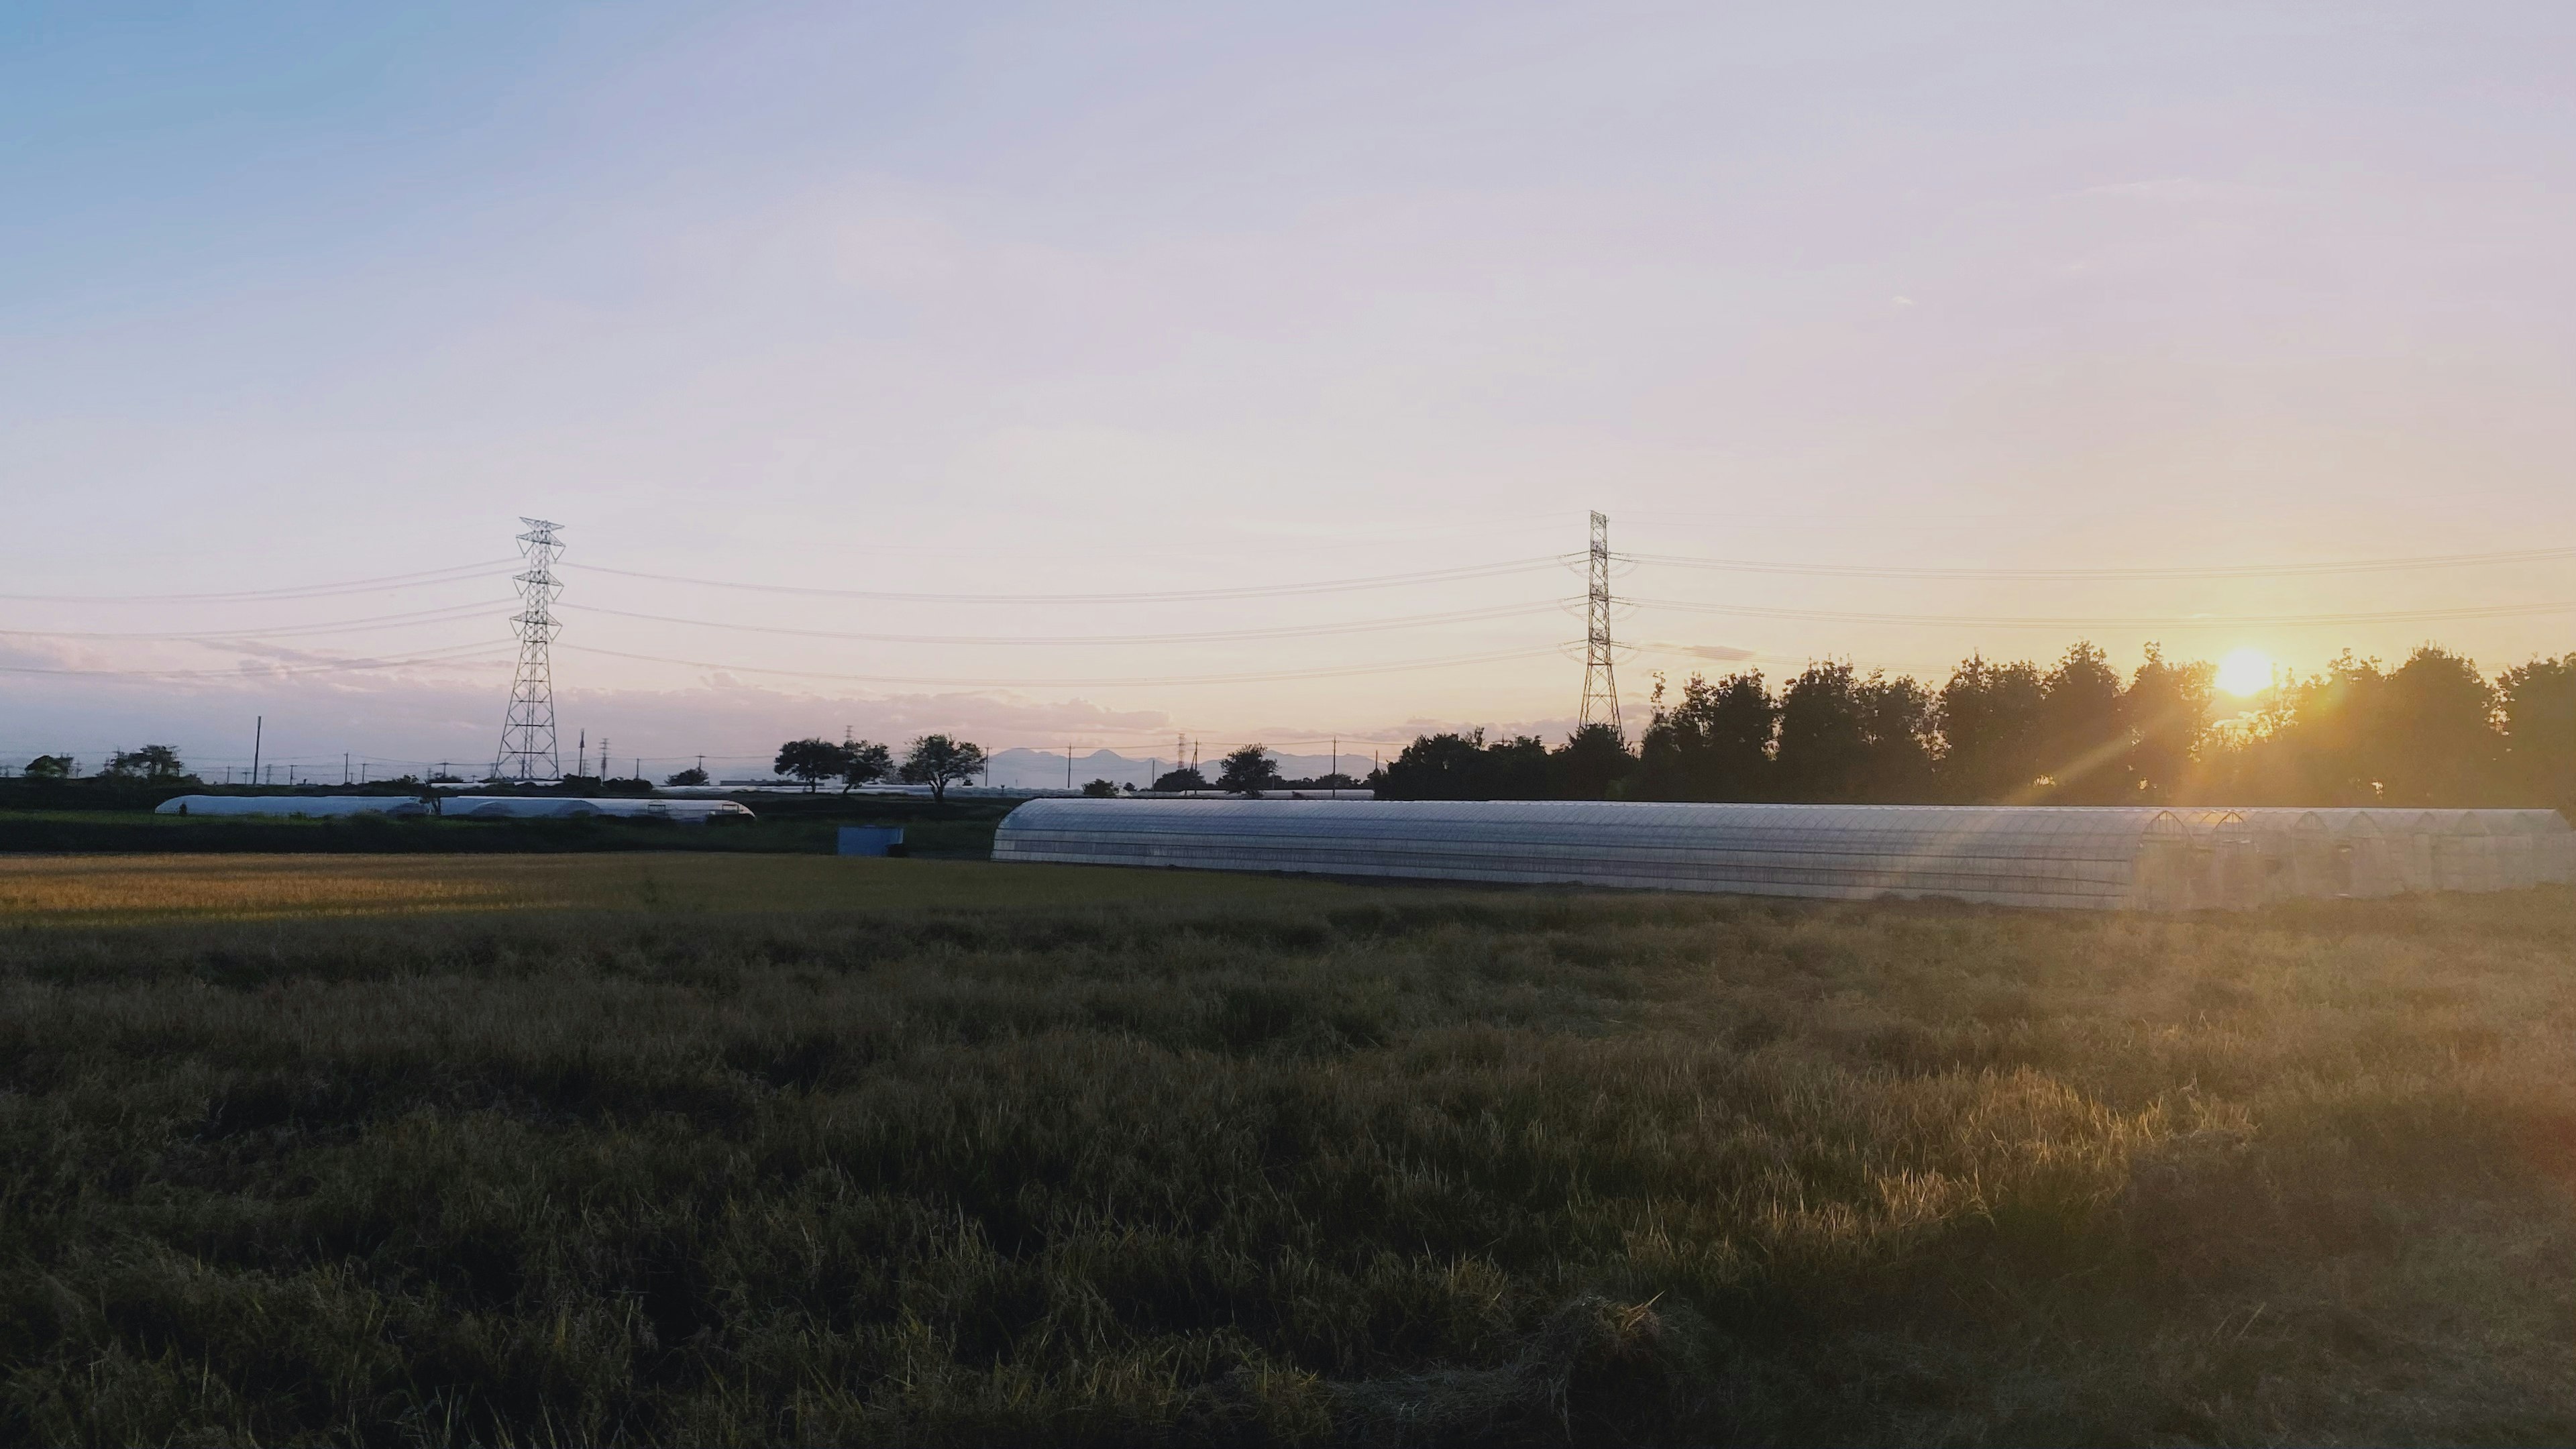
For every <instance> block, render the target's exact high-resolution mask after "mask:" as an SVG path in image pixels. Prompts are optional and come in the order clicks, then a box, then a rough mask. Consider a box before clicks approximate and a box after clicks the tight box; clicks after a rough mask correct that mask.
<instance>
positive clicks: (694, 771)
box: [662, 765, 707, 785]
mask: <svg viewBox="0 0 2576 1449" xmlns="http://www.w3.org/2000/svg"><path fill="white" fill-rule="evenodd" d="M706 782H707V772H706V771H704V770H701V769H699V768H698V767H697V766H695V765H691V766H690V767H689V768H687V769H685V770H682V771H680V772H679V773H678V774H676V775H673V776H672V777H671V778H669V779H667V780H664V781H663V782H662V783H663V784H665V785H703V784H705V783H706Z"/></svg>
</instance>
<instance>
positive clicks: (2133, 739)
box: [2120, 644, 2217, 803]
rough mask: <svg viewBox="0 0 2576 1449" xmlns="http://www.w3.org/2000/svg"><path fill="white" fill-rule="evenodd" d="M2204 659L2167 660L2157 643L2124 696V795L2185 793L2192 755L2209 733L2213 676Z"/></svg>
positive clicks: (2163, 797)
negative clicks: (2126, 744) (2194, 661)
mask: <svg viewBox="0 0 2576 1449" xmlns="http://www.w3.org/2000/svg"><path fill="white" fill-rule="evenodd" d="M2216 675H2217V670H2216V669H2215V668H2214V667H2213V666H2211V665H2209V664H2206V663H2198V664H2168V663H2166V662H2165V657H2164V653H2163V651H2162V650H2160V649H2159V648H2158V647H2157V646H2156V645H2154V644H2149V645H2148V646H2147V660H2146V662H2145V663H2144V664H2141V665H2139V666H2138V672H2137V673H2136V674H2135V675H2133V676H2131V677H2130V680H2129V687H2128V689H2127V690H2126V691H2124V692H2123V693H2122V694H2121V696H2120V726H2121V729H2122V731H2123V732H2124V733H2125V734H2126V735H2127V737H2128V741H2129V752H2128V762H2127V769H2126V773H2127V781H2126V788H2125V789H2123V790H2122V791H2121V798H2122V799H2124V800H2126V799H2136V800H2147V801H2155V802H2159V803H2162V802H2165V801H2170V800H2177V799H2179V798H2181V793H2182V791H2183V789H2184V787H2185V782H2186V781H2187V780H2189V778H2190V776H2191V769H2192V760H2193V756H2194V753H2195V751H2197V750H2198V749H2199V747H2200V742H2201V738H2202V736H2204V735H2206V734H2207V733H2208V732H2209V691H2210V681H2211V680H2212V679H2213V678H2215V677H2216Z"/></svg>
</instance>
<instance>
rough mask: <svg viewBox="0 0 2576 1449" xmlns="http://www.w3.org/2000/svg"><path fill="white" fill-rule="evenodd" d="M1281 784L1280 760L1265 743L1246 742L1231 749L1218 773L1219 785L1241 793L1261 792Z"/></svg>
mask: <svg viewBox="0 0 2576 1449" xmlns="http://www.w3.org/2000/svg"><path fill="white" fill-rule="evenodd" d="M1278 784H1279V762H1278V761H1277V760H1274V759H1272V758H1270V750H1269V748H1268V747H1267V746H1264V745H1257V744H1253V745H1245V746H1244V747H1243V748H1241V749H1239V750H1229V751H1227V753H1226V757H1225V761H1224V763H1223V764H1222V765H1221V766H1220V767H1219V768H1218V770H1217V773H1216V787H1217V788H1218V789H1220V790H1231V791H1233V792H1234V793H1235V794H1237V795H1258V794H1260V793H1261V792H1262V791H1264V790H1268V789H1272V788H1275V787H1276V786H1277V785H1278Z"/></svg>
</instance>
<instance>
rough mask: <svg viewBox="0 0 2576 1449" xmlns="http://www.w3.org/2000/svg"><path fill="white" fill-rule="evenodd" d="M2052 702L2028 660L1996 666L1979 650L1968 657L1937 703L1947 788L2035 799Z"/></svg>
mask: <svg viewBox="0 0 2576 1449" xmlns="http://www.w3.org/2000/svg"><path fill="white" fill-rule="evenodd" d="M2047 704H2048V684H2047V681H2046V680H2045V679H2043V678H2042V677H2041V675H2040V672H2039V670H2038V669H2037V668H2035V667H2034V666H2032V665H2031V664H2029V663H2027V662H2022V663H2014V664H1993V663H1989V662H1988V661H1987V660H1986V658H1985V657H1984V656H1983V655H1975V656H1971V657H1970V658H1968V659H1967V660H1966V661H1964V662H1963V663H1961V664H1960V665H1959V667H1958V668H1957V669H1956V670H1954V671H1953V672H1952V673H1951V675H1950V681H1949V683H1947V684H1944V685H1942V686H1941V697H1940V699H1939V700H1938V702H1937V705H1936V709H1935V715H1936V719H1937V722H1938V724H1939V727H1940V734H1941V758H1940V764H1939V774H1940V780H1941V789H1942V794H1943V795H1944V796H1945V797H1947V798H1948V799H1952V800H1960V801H1970V802H1976V803H1983V804H2021V803H2027V802H2028V801H2030V800H2031V799H2032V798H2034V796H2035V795H2036V793H2037V784H2038V780H2039V777H2040V775H2041V774H2042V773H2043V772H2044V771H2045V769H2046V768H2047V767H2046V766H2044V765H2042V764H2041V763H2040V748H2039V746H2040V728H2041V722H2042V718H2043V712H2044V711H2045V710H2046V708H2047Z"/></svg>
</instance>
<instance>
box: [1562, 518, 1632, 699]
mask: <svg viewBox="0 0 2576 1449" xmlns="http://www.w3.org/2000/svg"><path fill="white" fill-rule="evenodd" d="M1591 572H1592V590H1591V593H1592V597H1591V601H1590V604H1589V606H1588V608H1587V609H1586V611H1585V616H1584V624H1585V628H1584V639H1583V706H1582V708H1581V709H1580V710H1578V711H1576V713H1575V728H1576V729H1578V730H1580V729H1585V728H1588V727H1590V726H1592V725H1597V724H1606V725H1608V726H1609V727H1610V728H1611V730H1612V732H1614V733H1616V734H1618V735H1619V736H1620V738H1622V739H1625V738H1627V732H1626V731H1625V730H1622V729H1621V728H1620V726H1619V681H1618V679H1617V678H1616V676H1615V675H1614V674H1613V673H1612V671H1611V666H1610V655H1611V649H1610V518H1609V515H1607V514H1602V513H1595V514H1593V515H1592V571H1591Z"/></svg>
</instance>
